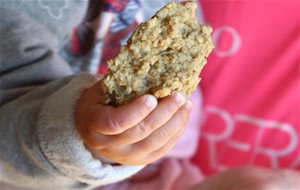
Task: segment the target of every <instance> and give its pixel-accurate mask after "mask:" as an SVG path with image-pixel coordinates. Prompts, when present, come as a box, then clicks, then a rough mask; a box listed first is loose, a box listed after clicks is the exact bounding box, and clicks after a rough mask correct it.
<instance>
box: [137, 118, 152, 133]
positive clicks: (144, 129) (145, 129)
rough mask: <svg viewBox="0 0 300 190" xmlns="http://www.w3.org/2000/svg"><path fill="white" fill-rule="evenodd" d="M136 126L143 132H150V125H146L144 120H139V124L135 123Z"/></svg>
mask: <svg viewBox="0 0 300 190" xmlns="http://www.w3.org/2000/svg"><path fill="white" fill-rule="evenodd" d="M137 127H138V129H139V130H140V131H141V132H142V133H143V134H149V133H150V132H151V127H150V126H148V125H147V124H146V123H145V122H144V121H141V122H140V123H139V124H137Z"/></svg>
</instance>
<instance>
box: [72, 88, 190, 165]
mask: <svg viewBox="0 0 300 190" xmlns="http://www.w3.org/2000/svg"><path fill="white" fill-rule="evenodd" d="M98 85H99V84H98V83H96V84H95V85H94V86H92V87H91V88H89V89H88V90H87V91H86V92H85V93H84V94H83V95H82V96H81V98H80V99H79V101H78V104H77V107H76V112H75V118H76V127H77V129H78V131H79V133H80V134H81V136H82V138H83V140H84V142H85V144H86V146H87V147H88V149H89V150H90V151H91V152H92V153H93V154H94V155H95V156H96V157H97V156H98V155H100V156H101V157H104V158H106V159H108V160H110V161H114V162H116V163H120V164H126V165H143V164H148V163H151V162H153V161H156V160H157V159H159V158H161V157H162V156H163V155H165V154H166V153H167V151H169V150H170V149H171V148H172V147H173V146H174V145H175V143H176V141H177V139H178V138H179V137H180V136H181V134H182V133H183V131H184V129H185V126H186V124H187V121H188V118H189V113H190V111H191V109H192V104H191V102H190V100H186V98H185V96H184V95H183V94H182V93H180V92H174V93H172V94H171V95H170V96H167V97H165V98H163V99H162V100H161V101H159V103H158V102H157V100H156V98H155V97H154V96H152V95H144V96H141V97H139V98H137V99H135V100H133V101H132V102H130V103H128V104H126V105H123V106H120V107H112V106H109V105H104V104H101V97H102V96H103V95H102V92H100V91H99V88H98Z"/></svg>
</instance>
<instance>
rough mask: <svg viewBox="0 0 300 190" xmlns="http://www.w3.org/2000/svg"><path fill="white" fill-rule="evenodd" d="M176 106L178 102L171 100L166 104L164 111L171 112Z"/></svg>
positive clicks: (174, 110) (175, 109)
mask: <svg viewBox="0 0 300 190" xmlns="http://www.w3.org/2000/svg"><path fill="white" fill-rule="evenodd" d="M178 108H179V105H178V104H176V103H175V102H171V103H169V104H167V105H166V107H165V111H166V113H168V114H173V113H175V112H176V111H177V110H178Z"/></svg>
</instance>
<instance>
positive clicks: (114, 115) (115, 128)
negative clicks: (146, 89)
mask: <svg viewBox="0 0 300 190" xmlns="http://www.w3.org/2000/svg"><path fill="white" fill-rule="evenodd" d="M156 106H157V100H156V98H155V97H154V96H152V95H144V96H141V97H139V98H137V99H135V100H134V101H132V102H130V103H128V104H125V105H123V106H120V107H112V106H107V105H100V106H99V105H97V107H95V110H93V112H92V114H91V117H90V122H91V123H90V127H91V130H92V131H94V132H97V133H101V134H105V135H116V134H120V133H122V132H124V131H125V130H127V129H129V128H131V127H133V126H135V125H137V124H138V123H140V122H141V121H142V120H143V119H144V118H145V117H146V116H147V115H148V114H149V113H150V112H151V111H152V110H153V109H154V108H155V107H156Z"/></svg>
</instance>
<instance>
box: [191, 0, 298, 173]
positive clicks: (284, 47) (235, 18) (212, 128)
mask: <svg viewBox="0 0 300 190" xmlns="http://www.w3.org/2000/svg"><path fill="white" fill-rule="evenodd" d="M299 7H300V5H299V1H272V2H270V1H266V0H265V1H264V0H262V1H218V0H203V1H200V8H201V14H200V18H201V19H202V20H204V21H205V22H206V23H208V24H209V25H211V26H212V27H213V29H214V32H213V39H214V42H215V46H216V47H215V49H214V51H213V53H212V54H211V55H210V56H209V58H208V64H207V65H206V67H205V68H204V71H203V72H202V74H201V76H202V81H201V87H202V90H203V94H204V104H205V105H204V117H205V121H204V123H203V124H204V126H203V130H202V131H201V138H200V141H199V143H200V144H199V147H198V151H197V154H196V156H195V157H194V159H193V161H194V163H196V164H197V165H198V167H199V168H201V170H202V171H203V173H204V174H205V175H212V174H214V173H216V172H219V171H221V170H224V169H226V168H230V167H234V166H239V165H248V164H250V165H258V166H265V167H270V168H292V169H297V170H300V145H299V144H300V143H299V136H300V135H299V134H300V129H299V127H300V124H299V118H300V113H299V108H300V105H299V97H300V83H299V82H300V81H299V80H300V79H299V78H300V77H299V63H300V62H299V61H300V60H299V52H300V49H299V48H300V35H299V34H300V31H299V29H300V25H299V24H300V22H299Z"/></svg>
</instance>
